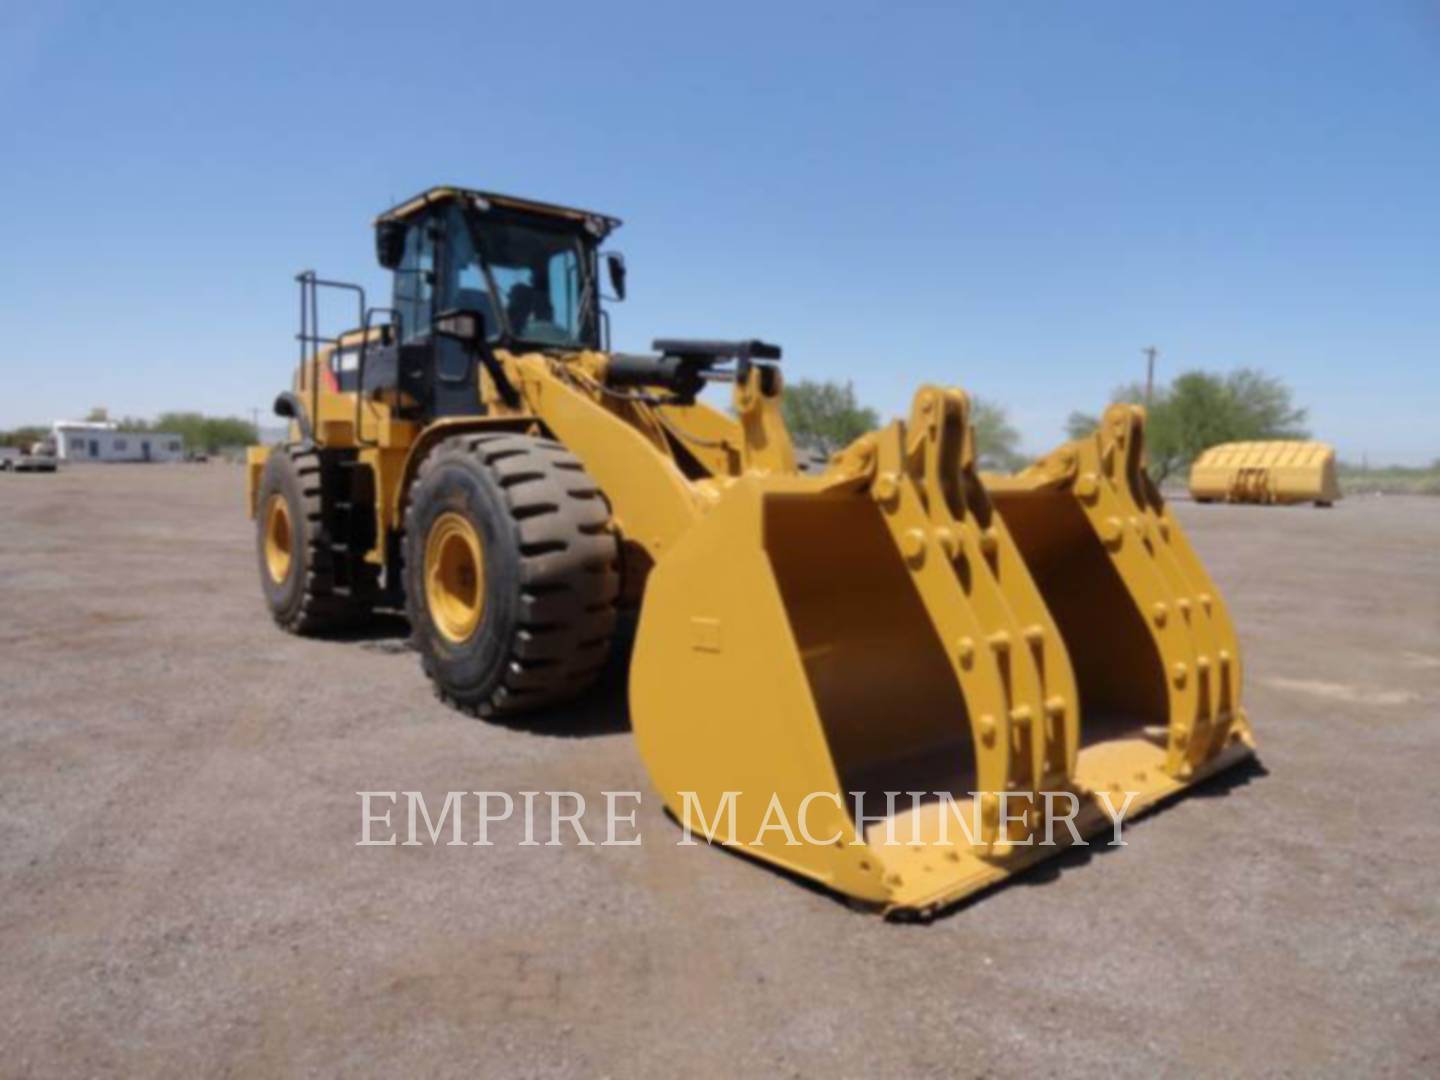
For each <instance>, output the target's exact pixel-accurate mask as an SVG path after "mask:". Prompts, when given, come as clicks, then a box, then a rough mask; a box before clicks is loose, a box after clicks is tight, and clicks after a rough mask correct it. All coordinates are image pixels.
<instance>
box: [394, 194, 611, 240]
mask: <svg viewBox="0 0 1440 1080" xmlns="http://www.w3.org/2000/svg"><path fill="white" fill-rule="evenodd" d="M451 199H462V200H480V201H483V202H487V203H493V204H494V205H496V206H503V207H506V208H507V209H511V210H520V211H523V212H525V213H530V214H540V215H543V216H546V217H556V218H561V219H563V220H565V221H573V222H579V223H581V224H586V223H588V224H589V225H590V226H591V228H592V230H594V231H595V232H596V233H597V235H599V236H602V237H603V236H605V235H606V234H607V233H610V232H611V231H613V230H614V229H617V228H619V227H620V224H621V222H620V219H619V218H617V217H611V216H610V215H608V214H599V213H596V212H595V211H593V210H579V209H576V208H575V207H571V206H557V205H556V204H554V203H545V202H537V201H536V200H534V199H522V198H519V197H517V196H515V195H501V194H499V193H498V192H494V191H477V190H476V189H474V188H463V187H453V186H449V185H444V186H440V187H432V188H430V189H429V190H427V191H422V192H421V193H420V194H419V195H416V196H415V197H414V198H410V199H406V200H405V201H404V202H402V203H399V204H398V205H396V206H392V207H391V208H390V209H389V210H386V211H385V212H384V213H382V214H381V215H380V216H379V217H377V218H376V219H375V224H377V225H378V224H380V223H381V222H382V221H403V220H404V219H405V218H408V217H410V216H411V215H413V214H416V213H418V212H419V211H421V210H423V209H425V208H426V207H427V206H433V205H434V204H436V203H443V202H448V201H449V200H451Z"/></svg>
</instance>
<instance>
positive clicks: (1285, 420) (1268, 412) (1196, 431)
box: [1066, 368, 1308, 483]
mask: <svg viewBox="0 0 1440 1080" xmlns="http://www.w3.org/2000/svg"><path fill="white" fill-rule="evenodd" d="M1112 400H1114V401H1129V402H1135V403H1140V402H1143V401H1144V400H1145V387H1144V385H1143V384H1141V383H1129V384H1127V385H1125V386H1122V387H1120V388H1118V389H1117V390H1116V391H1115V393H1114V394H1113V395H1112ZM1304 422H1305V410H1304V409H1302V408H1299V407H1298V406H1296V404H1295V402H1294V399H1293V397H1292V395H1291V391H1290V388H1289V387H1288V386H1286V385H1285V383H1284V382H1282V381H1281V380H1280V379H1277V378H1275V377H1274V376H1272V375H1266V374H1265V373H1264V372H1261V371H1256V370H1254V369H1253V368H1241V369H1239V370H1237V371H1232V372H1230V373H1229V374H1226V375H1217V374H1215V373H1213V372H1209V371H1187V372H1184V373H1183V374H1181V375H1179V376H1177V377H1176V379H1175V381H1174V382H1172V383H1170V384H1169V385H1162V386H1157V387H1156V388H1155V392H1154V395H1153V397H1152V399H1151V402H1150V409H1149V412H1148V422H1147V424H1146V449H1147V450H1148V453H1149V469H1150V475H1151V476H1153V477H1154V478H1155V482H1156V483H1164V482H1165V480H1166V478H1168V477H1170V476H1172V475H1174V474H1175V473H1177V472H1179V471H1181V470H1183V469H1185V468H1186V467H1188V466H1189V464H1190V463H1191V462H1192V461H1194V460H1195V458H1196V457H1198V456H1199V455H1200V453H1201V452H1202V451H1204V450H1206V449H1208V448H1209V447H1211V446H1214V445H1215V444H1216V443H1223V442H1238V441H1242V440H1250V439H1303V438H1305V437H1307V434H1308V433H1307V432H1306V430H1305V427H1304ZM1066 426H1067V427H1068V428H1069V429H1070V432H1071V436H1072V437H1079V436H1082V435H1084V434H1087V433H1088V432H1089V431H1090V430H1093V429H1094V427H1095V426H1096V423H1095V419H1094V417H1090V416H1086V415H1085V414H1083V413H1071V414H1070V419H1069V420H1068V421H1067V424H1066Z"/></svg>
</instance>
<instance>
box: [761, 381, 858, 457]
mask: <svg viewBox="0 0 1440 1080" xmlns="http://www.w3.org/2000/svg"><path fill="white" fill-rule="evenodd" d="M780 408H781V411H782V412H783V413H784V416H785V426H786V427H788V428H789V429H790V435H791V437H792V438H793V439H794V440H795V442H796V443H797V444H799V445H801V446H812V447H814V448H816V449H818V450H823V451H825V452H826V453H827V454H828V453H834V452H835V451H836V450H839V449H840V448H841V447H844V446H847V445H849V444H850V443H851V442H853V441H854V440H856V439H858V438H859V437H860V436H861V435H864V434H865V433H866V432H870V431H874V430H875V429H876V428H877V427H879V426H880V417H879V415H878V414H877V413H876V412H875V410H874V409H872V408H869V407H868V406H865V405H861V404H860V403H859V401H858V400H856V397H855V386H854V384H853V383H848V382H846V383H840V382H834V381H831V380H826V381H823V382H822V381H815V380H811V379H801V380H800V381H799V382H795V383H790V384H788V385H787V386H786V387H785V393H784V396H783V397H782V398H781V400H780Z"/></svg>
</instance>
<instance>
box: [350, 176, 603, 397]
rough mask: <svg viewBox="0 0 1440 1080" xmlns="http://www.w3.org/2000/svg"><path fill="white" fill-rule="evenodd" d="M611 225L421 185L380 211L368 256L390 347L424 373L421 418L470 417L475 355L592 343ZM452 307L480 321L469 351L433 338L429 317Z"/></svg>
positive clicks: (598, 324) (577, 213) (599, 321)
mask: <svg viewBox="0 0 1440 1080" xmlns="http://www.w3.org/2000/svg"><path fill="white" fill-rule="evenodd" d="M619 224H620V223H619V221H617V220H616V219H614V218H610V217H605V216H604V215H600V214H594V213H590V212H588V211H583V210H572V209H569V208H566V207H559V206H551V205H547V204H542V203H534V202H530V201H529V200H522V199H515V198H511V197H508V196H502V195H494V194H488V193H484V192H478V191H468V190H462V189H456V188H437V189H433V190H431V191H428V192H426V193H424V194H423V195H420V196H417V197H416V198H414V199H411V200H410V201H409V202H407V203H403V204H401V205H400V206H398V207H395V208H394V209H392V210H389V211H387V212H386V213H384V214H382V215H381V216H380V218H379V219H377V221H376V223H375V228H376V236H375V240H376V254H377V256H378V258H379V261H380V264H381V265H382V266H384V267H386V268H387V269H389V270H391V271H392V275H393V281H394V285H393V301H392V306H393V319H394V322H395V324H396V325H397V327H398V331H397V337H398V344H399V347H400V349H401V350H402V351H403V352H404V353H406V354H408V355H409V356H410V357H411V359H410V361H409V362H408V363H405V364H403V365H402V366H405V367H407V368H409V369H411V370H412V371H414V370H416V369H417V364H418V367H419V368H420V369H423V371H424V375H425V379H424V381H425V383H426V386H425V387H424V391H423V394H422V398H423V400H424V401H425V407H424V409H423V411H424V412H425V413H426V414H427V415H430V416H446V415H464V414H468V413H474V412H476V411H477V390H478V386H477V383H478V379H479V378H480V369H481V367H482V366H483V365H481V364H477V360H482V359H483V357H484V354H485V353H486V352H489V353H493V352H494V350H497V349H504V350H507V351H510V352H532V351H546V352H571V351H577V350H581V349H598V348H601V346H602V344H603V337H604V334H603V320H604V316H603V314H602V312H601V308H600V285H599V280H598V271H599V246H600V243H601V241H602V240H603V239H604V238H605V237H606V236H607V235H608V234H609V233H610V232H611V231H612V230H613V229H614V228H615V227H616V226H618V225H619ZM620 265H621V266H622V267H623V264H620ZM613 275H614V264H613V263H612V279H613ZM620 281H621V282H622V283H623V271H622V276H621V278H620ZM620 288H623V284H621V286H620ZM617 291H618V290H617ZM457 311H459V312H466V313H471V314H475V315H478V316H480V320H481V322H482V323H483V341H482V342H480V343H478V344H479V348H478V349H477V348H476V346H475V344H474V343H467V342H464V341H460V340H456V338H455V337H453V336H450V335H445V334H441V333H437V332H436V324H435V320H436V317H437V316H439V315H441V314H443V313H446V312H457ZM477 352H478V353H479V354H480V355H479V356H477Z"/></svg>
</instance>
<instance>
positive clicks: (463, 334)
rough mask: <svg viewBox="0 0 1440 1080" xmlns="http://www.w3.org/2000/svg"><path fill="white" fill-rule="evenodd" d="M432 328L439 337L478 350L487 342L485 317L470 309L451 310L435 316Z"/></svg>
mask: <svg viewBox="0 0 1440 1080" xmlns="http://www.w3.org/2000/svg"><path fill="white" fill-rule="evenodd" d="M431 327H432V329H433V330H434V332H435V335H436V336H437V337H443V338H450V339H451V340H452V341H458V342H460V343H461V344H462V345H468V346H469V347H470V348H472V349H477V348H479V347H480V344H481V343H482V342H483V341H484V340H485V316H484V315H482V314H481V313H480V312H478V311H474V310H472V309H470V308H451V309H450V310H449V311H442V312H440V313H439V314H438V315H436V316H435V320H434V322H432V323H431Z"/></svg>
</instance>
